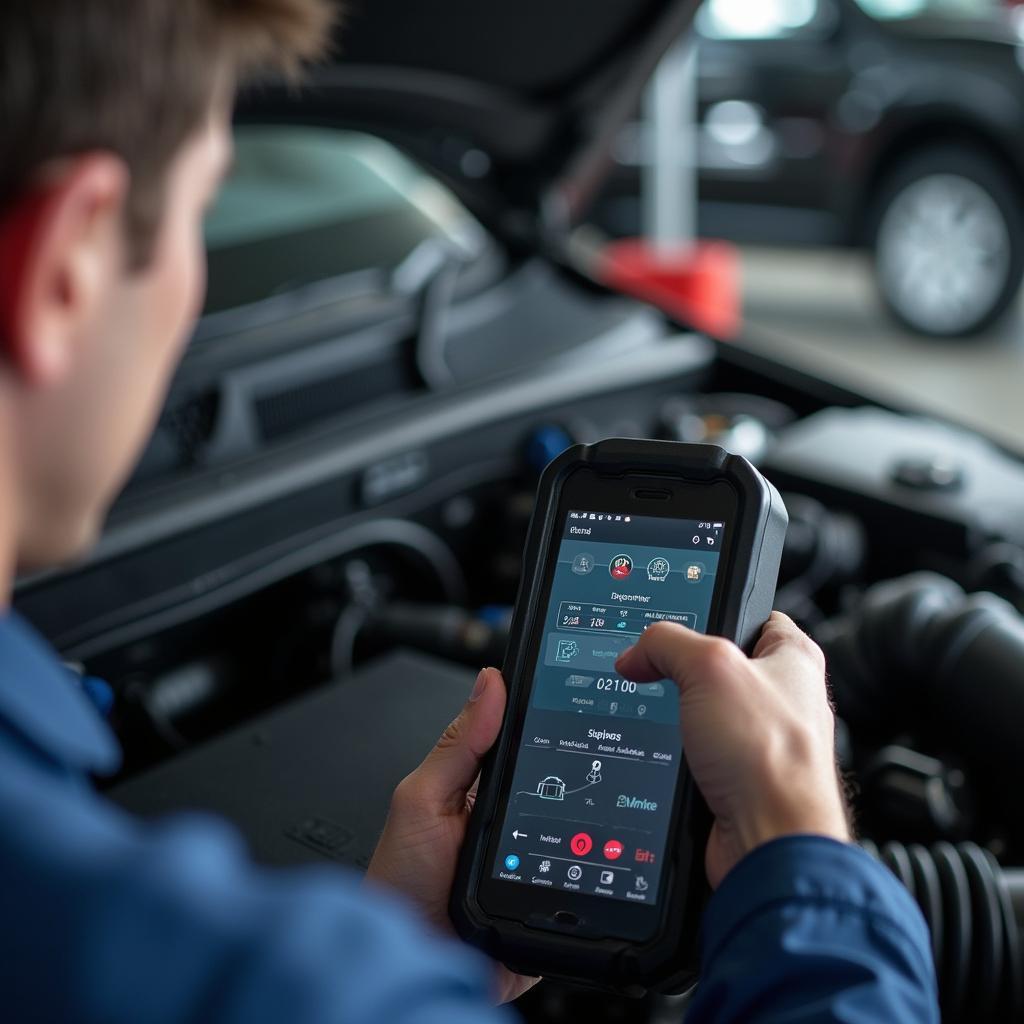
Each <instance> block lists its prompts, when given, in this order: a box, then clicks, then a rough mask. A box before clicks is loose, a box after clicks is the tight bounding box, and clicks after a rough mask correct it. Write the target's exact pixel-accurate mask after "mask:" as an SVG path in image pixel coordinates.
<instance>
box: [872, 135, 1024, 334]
mask: <svg viewBox="0 0 1024 1024" xmlns="http://www.w3.org/2000/svg"><path fill="white" fill-rule="evenodd" d="M873 210H874V215H873V217H872V218H871V235H870V237H871V243H872V249H873V252H874V261H875V280H876V282H877V285H878V290H879V293H880V294H881V297H882V301H883V303H884V304H885V306H886V308H887V309H888V310H889V312H890V313H891V314H892V316H893V317H895V319H896V320H897V321H899V323H901V324H902V325H903V326H904V327H906V328H908V329H909V330H911V331H914V332H916V333H918V334H924V335H928V336H931V337H945V338H956V337H967V336H970V335H973V334H977V333H978V332H980V331H983V330H984V329H985V328H986V327H989V326H991V325H992V324H993V323H994V322H995V321H996V320H998V319H999V317H1001V316H1002V315H1003V314H1004V313H1005V312H1006V310H1007V307H1008V306H1009V305H1010V303H1011V302H1012V301H1013V299H1014V297H1015V296H1016V294H1017V292H1018V290H1019V288H1020V283H1021V277H1022V275H1024V238H1022V231H1024V205H1022V198H1021V188H1019V187H1018V185H1017V183H1016V182H1015V181H1014V180H1013V178H1011V177H1010V175H1009V174H1008V173H1007V172H1006V171H1005V170H1004V169H1003V168H1002V166H1001V165H1000V164H999V163H998V162H997V161H996V160H994V159H993V158H991V157H989V156H987V155H986V154H985V153H984V152H982V151H979V150H976V149H972V148H970V147H969V146H965V145H957V146H953V145H944V146H935V147H932V148H929V149H926V150H923V151H922V152H919V153H916V154H915V155H913V156H911V157H909V158H907V159H906V160H905V161H903V162H902V163H901V164H899V165H898V166H897V167H896V168H895V169H894V170H893V171H892V172H891V173H890V174H889V175H888V176H887V177H886V178H885V180H884V181H883V182H882V185H881V187H880V188H879V190H878V193H877V194H876V197H875V200H874V203H873Z"/></svg>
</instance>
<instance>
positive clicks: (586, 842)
mask: <svg viewBox="0 0 1024 1024" xmlns="http://www.w3.org/2000/svg"><path fill="white" fill-rule="evenodd" d="M593 848H594V840H593V839H591V838H590V836H588V835H587V833H586V832H577V833H576V835H574V836H573V837H572V839H570V840H569V849H570V850H572V852H573V853H574V854H576V856H577V857H586V855H587V854H588V853H590V851H591V850H592V849H593Z"/></svg>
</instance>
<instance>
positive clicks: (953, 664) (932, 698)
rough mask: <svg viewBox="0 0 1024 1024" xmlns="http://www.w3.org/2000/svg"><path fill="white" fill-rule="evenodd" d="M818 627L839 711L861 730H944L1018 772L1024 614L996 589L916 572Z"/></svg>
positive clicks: (981, 758)
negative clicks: (982, 590)
mask: <svg viewBox="0 0 1024 1024" xmlns="http://www.w3.org/2000/svg"><path fill="white" fill-rule="evenodd" d="M815 635H816V638H817V640H818V641H819V643H820V644H821V645H822V647H823V648H824V650H825V654H826V657H827V659H828V664H829V673H830V677H831V681H832V688H833V695H834V699H835V702H836V710H837V712H838V714H839V715H840V716H841V717H842V718H844V719H845V720H846V721H847V722H848V723H849V724H850V726H851V727H852V729H853V731H854V732H855V733H856V732H857V731H858V730H871V731H873V732H879V731H885V732H888V733H890V734H893V733H895V732H898V731H900V730H902V729H915V730H917V729H920V728H922V727H924V728H925V729H928V730H930V731H938V732H939V733H940V734H941V735H942V736H943V737H945V738H948V739H952V740H954V741H955V745H956V749H957V750H958V752H959V753H961V754H963V755H965V756H967V757H970V758H971V759H972V760H974V761H975V762H977V763H982V764H985V765H988V766H991V767H992V768H993V769H996V770H998V771H1001V772H1005V773H1007V777H1010V778H1020V777H1021V774H1022V771H1021V769H1022V768H1024V758H1022V756H1021V734H1022V728H1024V619H1022V618H1021V616H1020V615H1019V614H1018V613H1017V611H1016V609H1014V608H1013V606H1012V605H1010V604H1008V603H1007V602H1006V601H1003V600H1001V599H1000V598H997V597H994V596H993V595H991V594H970V595H968V594H965V593H964V591H963V589H962V588H961V587H959V586H957V584H956V583H954V582H953V581H952V580H949V579H946V578H945V577H943V576H939V575H936V574H934V573H916V574H914V575H912V576H905V577H903V578H901V579H898V580H892V581H889V582H886V583H882V584H878V585H877V586H874V587H872V588H870V589H869V590H868V591H867V592H866V593H865V595H864V598H863V600H862V601H861V603H860V604H859V605H858V607H857V608H856V609H855V610H854V611H853V612H852V613H850V614H848V615H844V616H842V617H840V618H837V619H832V620H830V621H828V622H826V623H824V624H823V625H822V626H820V627H819V628H818V629H817V630H816V631H815Z"/></svg>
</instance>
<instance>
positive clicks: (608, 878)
mask: <svg viewBox="0 0 1024 1024" xmlns="http://www.w3.org/2000/svg"><path fill="white" fill-rule="evenodd" d="M614 881H615V872H614V871H602V872H601V884H602V885H611V884H612V883H613V882H614Z"/></svg>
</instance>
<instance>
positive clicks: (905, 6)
mask: <svg viewBox="0 0 1024 1024" xmlns="http://www.w3.org/2000/svg"><path fill="white" fill-rule="evenodd" d="M857 4H858V6H860V7H862V8H863V9H864V11H866V12H867V13H868V14H870V15H871V16H872V17H873V18H878V19H879V20H882V21H897V20H899V19H902V18H921V17H936V18H978V17H984V16H985V15H988V14H991V13H992V12H993V11H998V10H1000V9H1002V8H1003V6H1004V5H1003V4H1002V3H1001V2H1000V0H857Z"/></svg>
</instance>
